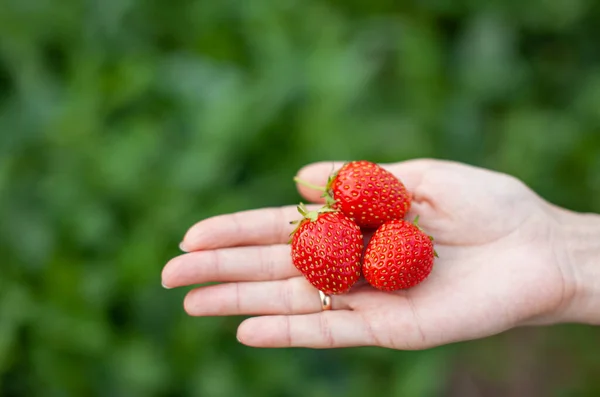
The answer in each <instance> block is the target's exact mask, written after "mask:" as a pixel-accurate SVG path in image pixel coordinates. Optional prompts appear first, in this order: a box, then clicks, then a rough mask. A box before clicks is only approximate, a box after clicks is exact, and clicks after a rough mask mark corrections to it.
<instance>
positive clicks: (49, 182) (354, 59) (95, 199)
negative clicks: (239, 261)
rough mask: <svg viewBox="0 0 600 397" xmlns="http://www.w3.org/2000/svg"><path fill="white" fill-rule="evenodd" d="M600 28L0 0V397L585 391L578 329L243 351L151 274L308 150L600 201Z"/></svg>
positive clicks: (252, 204) (590, 14) (548, 21)
mask: <svg viewBox="0 0 600 397" xmlns="http://www.w3.org/2000/svg"><path fill="white" fill-rule="evenodd" d="M598 22H600V6H599V3H598V2H594V1H592V0H553V1H547V0H530V1H515V0H508V1H506V0H503V1H499V0H492V1H479V0H461V1H450V0H419V1H417V0H412V1H404V2H400V1H391V0H372V1H366V0H347V1H339V0H328V1H326V0H320V1H319V0H307V1H302V2H301V1H298V0H280V1H266V0H252V1H242V0H237V1H236V0H222V1H191V0H174V1H172V2H165V1H156V0H153V1H146V2H142V1H134V0H103V1H99V0H91V1H81V0H60V1H58V0H55V1H53V0H0V38H1V39H0V253H1V254H2V255H1V257H2V276H1V277H0V375H1V376H0V395H6V396H52V397H54V396H57V397H59V396H75V395H76V396H93V395H95V396H127V397H136V396H144V397H145V396H215V397H217V396H236V397H237V396H239V397H242V396H289V397H292V396H315V397H318V396H331V395H343V396H349V397H352V396H364V395H366V394H367V393H369V394H370V393H375V394H376V395H384V396H388V395H394V396H403V397H404V396H408V397H410V396H436V395H442V394H443V393H452V390H454V393H458V394H457V395H466V394H464V393H462V392H461V391H460V390H463V389H460V387H462V386H461V385H462V383H461V382H460V376H459V375H460V373H463V375H464V372H465V371H466V373H471V372H472V373H474V374H475V375H473V377H477V376H479V378H481V379H484V380H485V382H488V383H489V382H492V385H495V387H497V388H498V390H500V392H499V393H500V394H498V395H508V394H502V393H503V392H506V393H508V392H507V391H506V390H512V389H510V388H509V389H504V387H505V386H506V385H507V384H508V385H517V386H518V385H519V384H520V383H519V382H523V371H529V372H526V373H530V375H531V379H533V380H532V382H534V384H536V385H538V387H539V389H536V390H538V391H540V390H546V391H547V393H554V394H546V393H545V392H541V391H540V392H539V393H538V394H537V395H557V396H563V395H572V394H570V393H577V395H589V396H592V395H594V396H595V395H598V393H600V390H599V389H598V385H597V383H595V382H596V381H595V378H594V376H593V374H594V370H595V369H597V368H598V365H599V362H598V358H597V357H598V356H597V354H594V353H593V352H594V351H595V350H594V349H592V348H591V347H590V346H591V345H592V344H594V343H595V339H592V338H593V337H592V330H589V329H586V328H584V327H574V328H573V327H565V328H564V329H563V328H560V329H557V330H543V331H542V330H539V331H537V332H538V334H536V335H538V336H539V338H536V340H538V339H539V340H541V342H539V341H538V342H536V343H530V344H526V345H525V346H521V348H520V350H519V352H517V353H519V354H517V353H515V354H511V353H510V352H511V351H512V350H510V349H508V352H507V346H513V345H514V343H515V342H514V341H513V340H512V339H510V337H508V338H504V337H502V336H501V337H497V338H490V339H488V340H486V341H480V342H474V343H470V344H464V345H460V346H453V347H446V348H440V349H434V350H431V351H428V352H412V353H408V352H391V351H383V350H379V349H352V350H346V351H305V350H257V349H250V348H246V347H243V346H241V345H239V344H238V343H237V342H236V340H235V329H236V326H237V324H238V323H239V321H240V319H239V318H204V319H194V318H189V317H187V316H186V315H185V314H184V313H183V310H182V307H181V302H182V297H183V296H184V294H185V291H179V290H174V291H165V290H163V289H162V288H161V287H160V271H161V268H162V266H163V265H164V264H165V263H166V261H167V260H168V259H169V258H170V257H172V256H174V255H177V249H176V247H177V243H178V242H179V239H180V238H181V237H182V235H183V233H184V232H185V230H186V229H187V227H189V226H190V225H191V224H192V223H193V222H195V221H197V220H200V219H203V218H205V217H208V216H211V215H215V214H219V213H224V212H232V211H238V210H243V209H248V208H256V207H265V206H271V205H284V204H290V203H296V202H297V201H298V196H297V193H296V191H295V188H294V186H293V183H292V177H293V176H294V175H295V172H296V170H297V169H298V168H299V167H301V166H302V165H304V164H306V163H309V162H312V161H315V160H334V159H336V160H339V159H358V158H366V159H370V160H373V161H380V162H391V161H399V160H403V159H408V158H414V157H421V156H432V157H438V158H447V159H453V160H458V161H463V162H467V163H471V164H476V165H481V166H485V167H490V168H494V169H497V170H501V171H505V172H509V173H511V174H514V175H515V176H517V177H519V178H522V179H523V180H524V181H525V182H527V183H528V184H529V185H530V186H532V187H533V188H534V189H536V190H537V191H538V192H539V193H540V194H541V195H542V196H544V197H545V198H547V199H549V200H551V201H553V202H555V203H557V204H559V205H563V206H566V207H569V208H572V209H575V210H580V211H595V212H600V200H599V198H600V66H598V65H600V52H599V51H598V43H597V38H598V37H600V24H599V23H598ZM509 335H511V336H512V337H513V338H515V336H514V335H517V338H519V337H520V334H519V333H518V332H517V333H510V334H509ZM594 338H595V336H594ZM519 340H520V339H519ZM480 349H482V350H483V351H484V352H483V353H481V354H478V353H477V352H478V351H479V350H480ZM523 351H525V352H526V353H527V354H528V355H529V356H532V357H535V358H537V359H538V361H534V362H533V363H531V362H526V363H525V364H522V363H521V362H520V361H519V360H520V359H521V358H522V354H523ZM465 357H466V359H465ZM553 358H555V359H557V360H555V361H559V362H560V363H559V364H557V365H556V366H552V365H550V364H549V361H550V362H552V359H553ZM565 363H568V364H569V365H568V366H567V367H568V368H577V370H576V371H575V372H574V373H573V374H570V375H569V376H568V377H567V376H565V375H564V373H562V372H561V371H560V369H561V368H562V365H567V364H565ZM515 366H516V367H518V368H520V369H521V371H514V370H513V371H510V370H509V369H510V368H514V367H515ZM461 371H462V372H461ZM477 372H481V373H483V374H480V375H476V373H477ZM491 372H494V373H495V374H497V375H495V376H496V377H497V378H498V379H496V380H490V379H489V378H490V376H489V374H490V373H491ZM457 373H458V374H459V375H457ZM555 373H561V374H563V376H562V377H561V376H552V375H549V374H555ZM515 374H516V375H515ZM596 375H597V373H596ZM457 377H458V378H457ZM456 379H459V380H456ZM527 379H529V378H527V377H525V380H526V381H527ZM463 383H464V382H463ZM549 385H550V386H549ZM517 386H515V387H517ZM490 393H491V392H490ZM444 395H445V394H444ZM489 395H492V394H489Z"/></svg>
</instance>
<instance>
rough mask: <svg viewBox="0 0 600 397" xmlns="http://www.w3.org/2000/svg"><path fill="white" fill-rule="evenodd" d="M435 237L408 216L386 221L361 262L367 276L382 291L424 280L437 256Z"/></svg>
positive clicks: (407, 286) (405, 286) (368, 245)
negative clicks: (408, 219) (408, 220)
mask: <svg viewBox="0 0 600 397" xmlns="http://www.w3.org/2000/svg"><path fill="white" fill-rule="evenodd" d="M416 221H417V220H415V223H416ZM432 240H433V239H432V238H431V237H430V236H428V235H427V234H425V233H424V232H423V231H422V230H421V229H420V228H419V227H418V226H417V225H416V224H413V223H410V222H407V221H405V220H402V219H395V220H391V221H389V222H386V223H384V224H383V225H382V226H381V227H379V229H377V231H376V232H375V233H374V234H373V237H371V240H370V241H369V243H368V244H367V249H366V251H365V257H364V260H363V266H362V271H363V275H364V277H365V279H366V280H367V281H368V282H369V284H371V285H372V286H373V287H375V288H377V289H380V290H382V291H396V290H399V289H406V288H410V287H414V286H415V285H417V284H419V283H421V282H422V281H423V280H425V279H426V278H427V276H429V274H430V273H431V269H432V268H433V260H434V256H437V254H436V252H435V250H434V248H433V241H432Z"/></svg>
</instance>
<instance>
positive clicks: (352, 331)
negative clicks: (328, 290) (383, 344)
mask: <svg viewBox="0 0 600 397" xmlns="http://www.w3.org/2000/svg"><path fill="white" fill-rule="evenodd" d="M237 337H238V340H239V341H240V342H241V343H243V344H246V345H249V346H255V347H308V348H336V347H350V346H368V345H371V346H372V345H377V341H376V340H375V339H374V337H373V334H372V333H371V332H370V331H369V326H368V324H366V323H365V322H364V321H363V318H362V317H361V316H360V314H357V313H356V312H353V311H347V310H342V311H325V312H320V313H312V314H307V315H297V316H265V317H254V318H250V319H247V320H245V321H244V322H242V324H241V325H240V326H239V328H238V333H237Z"/></svg>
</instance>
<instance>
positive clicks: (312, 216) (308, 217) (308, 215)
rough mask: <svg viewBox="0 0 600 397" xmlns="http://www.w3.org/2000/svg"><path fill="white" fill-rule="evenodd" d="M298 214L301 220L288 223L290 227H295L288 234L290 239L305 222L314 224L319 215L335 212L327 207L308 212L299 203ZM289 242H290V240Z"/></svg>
mask: <svg viewBox="0 0 600 397" xmlns="http://www.w3.org/2000/svg"><path fill="white" fill-rule="evenodd" d="M298 212H299V213H300V215H302V219H297V220H295V221H291V222H290V224H291V225H296V228H295V229H294V230H293V231H292V232H291V233H290V237H291V236H293V235H294V234H295V233H296V232H297V231H298V229H299V228H300V226H302V224H303V223H305V222H306V221H308V222H316V221H317V219H319V215H321V214H324V213H326V212H336V210H334V209H332V208H329V207H328V206H324V207H322V208H319V209H318V210H316V211H310V210H309V209H308V208H307V207H306V205H305V204H304V203H300V204H299V205H298ZM289 242H291V239H290V241H289Z"/></svg>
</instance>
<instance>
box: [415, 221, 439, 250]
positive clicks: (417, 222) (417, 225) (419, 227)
mask: <svg viewBox="0 0 600 397" xmlns="http://www.w3.org/2000/svg"><path fill="white" fill-rule="evenodd" d="M412 223H413V225H415V226H416V227H417V229H419V230H420V231H422V232H423V233H425V231H424V230H423V229H422V228H421V226H419V215H417V216H416V217H415V220H414V221H413V222H412ZM425 235H426V236H427V237H429V240H431V241H432V242H433V241H434V240H433V236H430V235H429V234H427V233H425ZM433 255H434V256H435V257H436V258H439V256H438V253H437V252H436V250H435V249H434V250H433Z"/></svg>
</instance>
